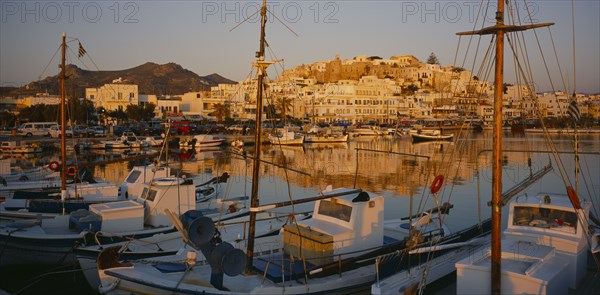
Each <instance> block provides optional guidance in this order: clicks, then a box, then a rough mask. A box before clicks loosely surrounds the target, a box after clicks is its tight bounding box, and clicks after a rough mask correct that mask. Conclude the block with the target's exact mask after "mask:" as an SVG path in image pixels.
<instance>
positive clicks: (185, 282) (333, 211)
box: [99, 187, 449, 294]
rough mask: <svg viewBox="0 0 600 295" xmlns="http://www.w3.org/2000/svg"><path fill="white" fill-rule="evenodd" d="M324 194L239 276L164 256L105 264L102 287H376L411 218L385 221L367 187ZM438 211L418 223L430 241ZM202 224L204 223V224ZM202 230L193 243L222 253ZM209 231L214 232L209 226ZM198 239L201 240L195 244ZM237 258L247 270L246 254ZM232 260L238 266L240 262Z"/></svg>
mask: <svg viewBox="0 0 600 295" xmlns="http://www.w3.org/2000/svg"><path fill="white" fill-rule="evenodd" d="M319 199H320V200H317V201H316V203H315V207H314V211H313V217H312V218H309V219H306V220H302V221H298V222H297V223H296V224H289V225H286V226H284V228H283V229H282V230H281V232H280V234H279V238H280V243H282V244H283V248H282V249H281V250H280V251H278V252H277V253H276V254H269V255H263V256H258V257H256V258H255V259H254V260H253V272H252V273H251V274H243V275H239V276H236V274H239V272H238V273H236V271H232V272H229V271H228V270H225V274H227V275H228V276H223V272H220V273H219V272H218V271H216V269H217V268H219V267H220V266H218V265H213V266H211V265H206V264H205V263H202V262H201V261H196V263H195V267H193V268H191V269H187V270H185V269H184V270H180V271H176V272H170V273H168V274H165V273H162V272H161V271H160V269H161V268H162V267H163V266H164V265H163V264H162V263H160V262H159V263H156V264H154V266H152V265H148V264H144V263H134V264H133V265H130V266H124V267H112V268H106V267H102V265H99V275H100V278H101V281H102V283H101V287H100V288H101V289H102V290H103V291H104V292H108V293H113V291H114V293H115V294H118V293H119V292H122V291H123V290H127V292H133V293H153V294H161V293H165V292H167V293H171V294H186V293H206V294H217V293H218V294H240V293H244V294H280V293H282V292H284V290H285V293H286V294H304V293H306V292H307V291H306V290H307V289H308V290H311V292H344V291H348V290H355V289H357V288H365V287H367V286H370V284H371V283H372V282H373V281H374V280H375V270H374V268H373V263H374V260H375V258H376V256H377V255H379V254H384V253H393V252H395V251H398V250H402V249H404V248H405V247H406V243H407V239H408V238H409V226H406V225H407V224H408V220H392V221H385V220H384V219H383V204H384V198H383V196H376V195H373V194H370V193H367V192H364V191H361V190H354V189H335V190H333V189H331V187H329V188H328V190H326V191H324V192H323V194H322V196H319ZM263 207H265V208H266V207H269V208H272V207H275V206H270V205H265V206H263ZM257 209H258V208H257ZM438 216H439V215H438V213H434V214H432V215H428V214H425V215H423V216H422V217H421V218H419V219H417V221H415V224H414V229H415V230H417V231H420V232H421V233H422V236H421V237H422V238H423V239H424V241H428V240H431V239H440V238H442V237H443V236H444V235H446V234H448V233H449V230H448V228H447V227H445V225H442V226H443V228H440V222H439V218H438ZM193 223H200V222H196V221H194V222H193ZM381 225H383V226H381ZM202 226H206V224H205V223H202ZM198 230H199V229H198V228H195V227H194V226H191V225H190V227H189V229H188V235H189V236H190V237H192V236H195V237H196V238H191V240H192V244H193V245H194V248H195V249H196V250H201V251H202V252H203V254H204V256H205V257H206V256H208V257H210V256H211V255H216V252H214V251H219V250H216V249H217V248H219V247H221V246H220V245H221V244H219V243H216V245H217V248H215V249H213V250H207V249H206V243H211V242H210V241H211V239H210V238H209V237H199V236H198V234H195V233H196V232H198ZM202 232H204V230H202ZM208 234H210V235H212V233H211V232H208ZM211 237H212V236H211ZM194 239H197V240H198V241H199V242H198V243H194V242H193V241H194ZM203 241H204V244H202V242H203ZM213 243H214V241H213ZM222 247H223V248H229V246H222ZM190 251H192V250H190ZM224 254H225V253H224ZM236 255H238V254H236ZM199 256H200V255H196V257H199ZM225 256H227V255H225ZM229 258H230V257H227V258H224V259H229ZM173 259H177V257H171V260H170V261H169V260H167V257H165V262H164V264H168V263H173V261H174V260H173ZM232 259H233V258H232ZM167 261H168V262H167ZM209 263H211V261H210V259H209ZM238 263H241V269H242V270H243V268H244V266H245V261H244V260H242V261H239V262H238ZM105 265H112V266H114V265H115V264H114V263H108V264H106V263H105ZM117 265H118V264H117ZM232 267H233V268H235V269H239V268H240V265H238V264H235V266H232ZM211 269H212V270H211ZM215 271H216V272H215ZM184 273H185V276H184ZM211 273H212V275H211ZM294 278H303V279H302V280H295V279H294ZM333 278H335V279H333ZM209 280H210V283H209ZM201 282H204V283H201Z"/></svg>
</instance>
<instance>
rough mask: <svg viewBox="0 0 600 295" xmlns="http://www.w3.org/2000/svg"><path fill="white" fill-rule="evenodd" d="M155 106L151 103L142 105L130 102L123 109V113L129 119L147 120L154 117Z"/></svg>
mask: <svg viewBox="0 0 600 295" xmlns="http://www.w3.org/2000/svg"><path fill="white" fill-rule="evenodd" d="M155 108H156V106H155V105H154V104H152V103H148V104H144V105H142V106H140V105H133V104H130V105H128V106H127V108H126V109H125V113H126V114H127V116H128V117H129V118H130V119H132V120H134V121H136V122H140V121H149V120H150V119H152V118H154V109H155Z"/></svg>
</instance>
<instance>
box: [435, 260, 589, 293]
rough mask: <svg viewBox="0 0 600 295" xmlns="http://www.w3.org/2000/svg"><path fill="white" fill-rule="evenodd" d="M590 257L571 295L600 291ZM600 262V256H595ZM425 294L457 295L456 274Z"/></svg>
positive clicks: (442, 280)
mask: <svg viewBox="0 0 600 295" xmlns="http://www.w3.org/2000/svg"><path fill="white" fill-rule="evenodd" d="M592 255H593V254H590V255H588V266H587V273H586V274H585V277H584V278H583V281H582V282H581V285H579V287H578V288H577V289H570V290H569V295H589V294H598V290H600V270H599V269H598V267H597V266H596V262H594V259H593V257H592ZM595 255H596V258H597V259H599V260H600V255H599V254H598V253H597V254H595ZM424 294H429V295H456V272H453V273H451V274H449V275H447V276H445V277H443V278H441V279H439V280H437V281H436V282H434V283H432V284H429V285H428V286H427V288H426V289H425V292H424Z"/></svg>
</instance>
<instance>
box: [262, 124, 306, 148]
mask: <svg viewBox="0 0 600 295" xmlns="http://www.w3.org/2000/svg"><path fill="white" fill-rule="evenodd" d="M268 138H269V142H270V143H271V144H277V145H301V144H303V143H304V135H302V134H298V133H296V132H295V131H294V130H292V128H275V130H273V132H271V134H269V137H268Z"/></svg>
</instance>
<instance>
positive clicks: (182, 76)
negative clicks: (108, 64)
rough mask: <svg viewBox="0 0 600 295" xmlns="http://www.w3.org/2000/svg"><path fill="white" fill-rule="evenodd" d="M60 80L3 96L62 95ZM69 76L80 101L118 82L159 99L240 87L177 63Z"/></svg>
mask: <svg viewBox="0 0 600 295" xmlns="http://www.w3.org/2000/svg"><path fill="white" fill-rule="evenodd" d="M58 76H59V75H58V74H57V75H56V76H49V77H46V78H44V79H42V80H39V81H35V82H31V83H29V84H27V85H26V86H24V87H21V88H17V89H3V91H2V92H3V93H2V94H3V96H16V95H25V94H35V93H38V92H48V93H50V94H58V93H59V91H60V90H59V79H58ZM67 76H68V79H67V81H66V91H67V94H68V95H69V96H70V95H72V93H73V92H75V94H76V95H77V96H78V97H83V96H84V95H85V88H88V87H100V86H102V85H104V84H106V83H111V82H112V81H113V80H116V79H121V80H122V81H125V82H128V83H132V84H137V85H138V91H139V93H140V94H156V95H169V94H171V95H177V94H183V93H186V92H190V91H201V90H210V87H211V86H216V85H217V84H233V83H236V82H235V81H232V80H229V79H227V78H225V77H222V76H220V75H219V74H216V73H215V74H211V75H207V76H204V77H202V76H199V75H198V74H196V73H194V72H192V71H190V70H187V69H184V68H183V67H182V66H180V65H178V64H176V63H168V64H162V65H159V64H156V63H152V62H147V63H145V64H143V65H140V66H137V67H134V68H131V69H126V70H118V71H88V70H83V69H80V68H79V67H77V66H75V65H67Z"/></svg>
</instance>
